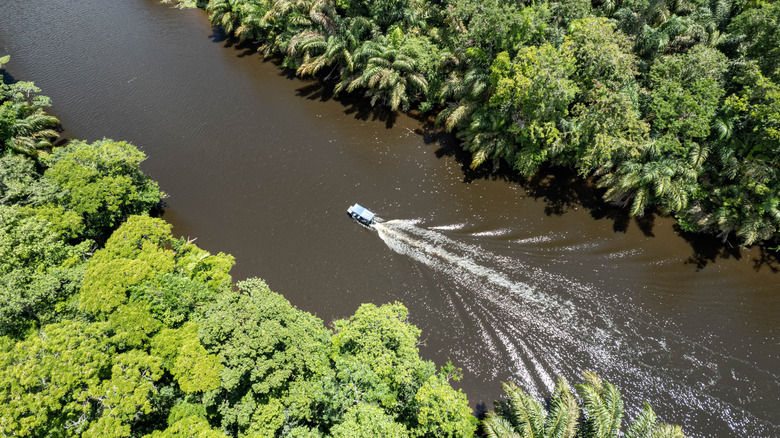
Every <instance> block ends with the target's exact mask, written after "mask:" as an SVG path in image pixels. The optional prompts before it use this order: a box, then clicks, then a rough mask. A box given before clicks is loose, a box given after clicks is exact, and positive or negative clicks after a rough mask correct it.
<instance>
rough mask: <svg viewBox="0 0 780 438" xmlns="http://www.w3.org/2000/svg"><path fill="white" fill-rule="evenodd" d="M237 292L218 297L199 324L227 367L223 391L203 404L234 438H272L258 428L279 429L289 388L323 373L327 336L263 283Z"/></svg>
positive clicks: (213, 393)
mask: <svg viewBox="0 0 780 438" xmlns="http://www.w3.org/2000/svg"><path fill="white" fill-rule="evenodd" d="M238 289H239V290H238V292H230V291H226V292H223V293H222V294H220V295H219V297H218V298H217V301H216V302H214V303H213V304H211V305H209V306H208V308H207V309H206V311H205V319H203V320H202V322H201V325H202V328H201V330H200V336H201V340H202V342H203V345H204V346H205V347H206V350H207V351H208V352H209V353H211V354H215V355H217V356H218V357H219V360H220V362H221V364H222V366H223V368H222V371H221V374H220V382H221V384H220V387H219V388H217V389H215V390H212V391H208V392H206V394H205V395H204V404H205V405H206V406H207V407H208V408H209V409H213V410H214V412H215V413H216V415H217V416H218V420H219V422H220V423H221V425H222V428H223V430H226V431H229V432H230V433H231V434H236V433H253V432H254V433H266V434H267V433H274V432H275V431H276V429H274V430H270V429H268V430H265V431H262V430H259V429H256V428H264V427H266V426H270V425H276V426H277V428H278V427H281V426H282V420H283V419H284V415H283V410H282V407H283V406H282V405H281V404H279V403H280V400H284V399H285V397H286V395H287V394H288V391H289V388H290V386H291V385H292V384H294V383H295V382H296V381H304V380H314V379H316V377H317V376H319V375H321V374H322V373H323V372H324V371H325V369H326V368H327V367H328V357H327V345H328V339H329V333H328V331H327V330H326V329H325V327H324V326H323V324H322V321H320V320H319V319H317V318H315V317H313V316H312V315H310V314H308V313H305V312H301V311H299V310H296V309H295V308H293V307H292V306H291V305H290V303H289V302H288V301H287V300H285V299H284V298H283V297H282V296H281V295H278V294H276V293H273V292H271V291H270V290H269V289H268V286H267V285H266V284H265V283H264V282H263V281H262V280H259V279H250V280H246V281H243V282H240V283H238ZM261 420H262V421H261Z"/></svg>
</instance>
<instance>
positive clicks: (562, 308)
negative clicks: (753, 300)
mask: <svg viewBox="0 0 780 438" xmlns="http://www.w3.org/2000/svg"><path fill="white" fill-rule="evenodd" d="M419 223H420V221H419V220H418V221H404V220H391V221H387V222H384V223H378V224H374V225H373V228H374V229H375V230H376V231H377V233H378V235H379V237H380V238H381V239H382V240H383V241H384V242H385V243H386V244H387V246H388V247H389V248H390V249H392V250H393V251H395V252H397V253H399V254H403V255H406V256H408V257H410V258H412V259H414V260H416V261H418V262H420V263H422V264H424V265H426V266H428V267H430V268H432V269H433V270H434V271H437V272H440V273H443V274H444V275H445V276H447V278H448V279H449V280H448V281H451V282H452V283H453V289H454V290H451V291H442V292H443V293H445V294H447V300H448V301H449V302H450V303H452V304H451V306H449V307H450V308H449V309H448V310H444V312H445V313H446V314H447V316H448V317H458V318H464V319H468V320H469V321H470V323H471V324H475V325H476V329H477V330H478V331H479V335H480V336H481V345H479V346H475V345H473V344H470V343H464V344H462V345H460V346H457V347H454V348H456V349H459V351H454V353H455V354H456V355H457V356H458V357H460V358H462V359H463V361H464V362H465V364H466V365H472V366H473V368H472V369H469V371H470V372H472V373H474V374H479V373H488V374H491V376H492V377H496V375H497V373H498V369H497V368H498V367H501V368H502V371H503V370H511V371H512V374H513V377H514V378H516V379H517V380H518V383H519V384H521V385H522V386H523V387H524V388H525V389H526V390H527V391H528V392H529V393H531V394H534V395H536V396H537V397H546V396H548V395H549V393H550V391H551V390H552V388H553V386H554V384H555V382H554V381H555V378H556V377H557V376H565V377H567V378H569V379H576V378H577V376H578V375H579V373H580V372H581V368H584V367H588V368H590V369H595V370H598V371H599V372H600V373H602V375H604V376H605V377H608V378H611V379H612V378H616V379H619V380H620V381H621V385H622V386H623V389H624V390H625V391H626V393H631V394H632V395H633V396H634V397H635V398H636V399H638V400H643V399H648V400H659V403H663V402H674V403H677V404H680V405H685V406H687V407H688V408H689V409H690V410H691V411H698V412H706V413H709V415H716V416H719V417H721V418H723V419H724V421H725V422H726V423H728V426H729V427H730V428H731V429H732V431H734V432H740V433H741V435H743V436H745V435H750V434H749V433H746V432H745V431H749V430H752V431H772V430H777V429H778V426H777V425H775V424H774V423H773V422H772V421H769V420H768V419H760V418H756V417H755V416H754V415H752V414H750V413H748V412H746V411H745V410H743V409H740V408H739V407H736V406H732V405H731V404H730V403H728V402H725V401H723V400H722V399H721V398H720V397H718V395H717V394H719V392H716V391H721V392H726V391H732V392H733V391H740V390H741V391H747V392H750V391H753V390H756V389H762V390H763V391H764V393H767V392H768V393H769V394H771V393H774V392H778V393H780V383H779V382H780V379H779V378H778V376H777V375H776V374H777V373H774V372H770V371H768V370H760V369H757V368H756V367H755V366H754V365H752V364H749V363H745V362H744V361H741V360H738V359H735V358H729V357H727V356H724V355H722V354H721V353H719V352H717V351H714V350H711V349H709V348H707V347H706V346H704V345H701V342H700V341H699V342H697V341H695V340H690V339H686V338H684V337H682V336H680V335H679V334H677V333H676V332H675V331H674V330H673V328H669V327H666V326H664V325H663V322H661V321H658V318H657V317H656V316H655V315H650V314H647V313H646V312H645V311H644V310H642V309H641V308H637V307H636V306H632V305H631V304H630V303H626V302H623V301H621V298H620V297H616V296H614V295H612V294H608V293H605V292H604V291H601V290H599V289H598V288H595V287H592V286H590V285H584V284H581V283H577V282H576V281H572V280H571V279H569V278H565V277H562V276H560V275H555V274H551V273H549V272H545V271H544V270H542V269H540V268H538V267H531V266H528V265H526V264H524V263H523V262H522V261H521V260H518V259H517V258H513V257H507V256H497V255H495V254H492V253H490V252H486V251H484V250H483V249H482V248H481V247H478V246H475V245H469V244H465V243H462V242H458V241H456V240H453V239H451V238H449V237H447V236H445V235H444V234H442V233H441V232H439V231H437V230H450V229H458V228H456V226H445V227H437V228H436V229H426V228H423V227H420V226H418V225H417V224H419ZM539 240H542V241H543V240H546V239H545V238H540V239H539ZM534 241H537V240H534V239H526V240H524V243H529V242H534ZM458 309H460V310H458ZM439 311H440V312H442V311H443V310H441V309H440V310H439ZM463 311H465V313H466V315H465V316H464V315H463V314H462V312H463ZM617 321H620V323H618V322H617ZM680 353H687V354H688V356H689V358H688V359H684V358H682V362H681V357H680V356H681V354H680ZM694 358H698V359H694ZM507 360H509V361H510V362H509V363H507ZM483 361H487V362H483ZM713 362H717V363H720V364H721V365H720V366H719V367H711V366H704V365H702V364H712V363H713ZM662 363H663V364H674V363H676V364H677V366H666V365H664V366H662V367H660V368H659V365H660V364H662ZM691 368H693V369H694V370H696V372H702V373H706V374H709V375H711V377H710V378H708V379H707V381H710V382H718V383H719V385H715V384H714V383H711V384H705V385H702V384H698V383H694V384H686V383H684V382H686V381H690V380H691V379H690V375H691V372H692V370H691ZM735 368H738V369H739V370H738V371H735ZM745 369H749V370H750V371H751V372H752V373H755V372H762V373H765V374H767V379H768V381H769V382H773V383H770V384H768V385H769V386H770V387H771V388H768V389H766V388H757V387H756V386H755V384H745V385H746V387H744V388H741V389H740V390H737V389H728V388H730V386H729V385H730V384H733V382H738V379H737V377H736V376H738V375H743V374H744V372H745ZM710 387H712V388H714V389H708V388H710ZM724 387H725V388H727V389H723V388H724ZM775 390H777V391H775ZM731 398H733V397H731ZM639 407H641V406H635V407H634V408H637V409H638V408H639ZM686 432H687V431H686ZM754 433H755V432H754ZM770 434H771V433H770ZM691 435H693V434H691ZM760 435H766V433H763V434H761V433H759V435H758V436H760ZM754 436H756V435H754Z"/></svg>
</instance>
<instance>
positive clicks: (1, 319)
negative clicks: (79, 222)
mask: <svg viewBox="0 0 780 438" xmlns="http://www.w3.org/2000/svg"><path fill="white" fill-rule="evenodd" d="M28 213H29V212H28V211H26V210H25V209H22V208H19V207H7V206H3V205H0V260H2V264H0V301H1V302H2V303H3V304H2V306H0V335H15V336H20V335H22V334H23V333H24V332H25V330H26V329H27V328H32V327H36V326H39V325H41V324H46V323H49V322H53V321H57V320H59V318H61V317H62V316H63V315H61V314H60V313H61V312H63V311H64V309H63V308H62V304H63V302H64V300H66V299H67V298H68V297H69V296H71V295H72V294H73V293H74V292H75V291H76V290H78V288H79V286H80V282H81V277H82V276H83V273H84V266H85V264H84V257H86V253H87V251H88V250H89V247H90V245H91V243H90V242H83V243H81V244H78V245H76V246H71V245H68V244H67V243H65V242H64V240H63V236H62V234H61V233H59V232H57V231H56V230H55V229H54V227H52V226H51V224H50V222H48V221H47V220H45V219H42V218H39V217H37V216H30V215H29V214H28Z"/></svg>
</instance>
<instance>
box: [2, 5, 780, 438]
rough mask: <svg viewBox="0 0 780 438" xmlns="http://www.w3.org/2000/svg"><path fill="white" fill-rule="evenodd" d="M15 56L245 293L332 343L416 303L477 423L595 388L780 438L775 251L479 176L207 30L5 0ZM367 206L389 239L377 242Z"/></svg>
mask: <svg viewBox="0 0 780 438" xmlns="http://www.w3.org/2000/svg"><path fill="white" fill-rule="evenodd" d="M5 54H11V56H12V59H11V62H10V63H9V64H8V65H7V67H6V69H7V73H8V74H9V77H10V78H12V79H18V80H32V81H35V83H36V84H37V85H38V86H39V87H41V88H42V89H43V93H44V94H46V95H48V96H51V97H52V101H53V103H54V107H53V108H52V113H53V114H54V115H56V116H57V117H58V118H59V119H60V120H61V121H62V124H63V126H64V127H65V129H66V130H65V132H63V136H64V137H68V138H80V139H86V140H90V141H91V140H96V139H100V138H103V137H109V138H114V139H121V140H127V141H130V142H132V143H134V144H135V145H137V146H139V147H140V148H141V149H142V150H143V151H144V152H145V153H146V154H147V155H148V160H147V161H146V162H145V163H144V165H143V168H144V170H145V171H146V172H148V173H149V174H151V176H152V177H153V178H154V179H156V180H157V181H159V183H160V186H161V187H162V189H163V190H164V191H165V192H167V193H168V194H169V195H170V196H169V198H168V199H167V200H166V206H165V213H164V218H165V219H166V220H168V221H169V222H171V223H172V224H174V232H175V233H176V234H177V235H183V236H187V237H190V238H197V241H196V243H197V244H198V245H199V246H201V247H203V248H205V249H207V250H209V251H212V252H219V251H224V252H226V253H230V254H233V255H234V256H235V257H236V260H237V265H236V267H235V268H234V271H233V276H234V278H235V279H239V280H240V279H243V278H246V277H249V276H260V277H262V278H264V279H266V280H267V281H268V283H269V284H270V286H271V287H272V289H274V290H276V291H278V292H281V293H283V294H284V295H285V296H286V297H287V298H288V299H289V300H290V301H291V302H292V303H294V304H295V305H296V306H298V307H300V308H301V309H304V310H307V311H310V312H312V313H314V314H316V315H317V316H319V317H320V318H322V319H323V320H324V321H325V322H326V323H330V322H332V321H333V320H335V319H338V318H343V317H347V316H349V315H350V314H352V313H353V312H354V311H355V310H356V309H357V307H358V306H359V304H360V303H364V302H372V303H377V304H381V303H386V302H392V301H396V300H397V301H400V302H402V303H404V304H405V305H406V306H407V307H408V308H409V310H410V321H411V322H412V323H414V324H416V325H417V326H419V327H420V328H421V329H422V331H423V335H422V345H421V347H420V348H421V352H422V354H423V356H424V357H426V358H428V359H432V360H435V361H436V362H437V363H438V364H440V365H442V364H444V363H445V362H446V361H447V360H448V359H450V360H452V362H453V363H454V364H455V365H456V366H459V367H462V368H463V371H464V379H463V380H462V381H461V382H459V383H458V384H457V385H458V386H459V387H460V388H462V389H463V390H464V391H465V392H466V393H467V394H468V396H469V401H470V402H471V404H472V406H473V407H474V409H475V411H477V412H480V411H483V410H485V409H488V408H490V407H491V406H492V400H494V399H496V398H497V397H499V396H500V395H501V386H500V383H501V382H502V381H508V380H514V381H516V382H518V383H519V384H521V386H523V387H524V388H526V389H528V390H529V391H530V392H532V393H534V394H536V395H538V396H540V397H543V396H546V395H548V394H549V392H550V389H551V385H552V384H553V383H554V380H555V379H556V376H558V375H563V376H565V377H566V378H567V379H569V380H570V381H573V382H576V381H578V376H579V375H580V373H581V370H583V369H587V370H592V371H595V372H597V373H599V374H600V375H601V376H602V377H604V378H606V379H607V380H609V381H611V382H613V383H615V384H617V385H618V386H619V387H620V388H621V389H622V390H623V394H624V398H625V404H626V407H627V408H628V411H629V414H632V413H636V411H637V409H639V408H641V402H642V401H643V400H647V401H648V402H650V403H651V405H652V406H653V408H654V409H655V410H656V412H657V413H658V414H659V416H660V417H661V419H662V420H663V421H666V422H671V423H677V424H681V425H683V426H684V430H685V431H686V433H688V434H689V435H690V436H694V437H703V436H731V435H739V436H744V437H767V436H780V400H779V399H780V356H779V355H780V348H778V347H780V335H779V334H778V328H779V327H780V318H778V315H779V313H778V312H779V311H780V287H778V278H779V277H778V275H780V274H777V273H776V272H777V271H778V269H780V265H778V263H777V261H776V260H775V259H773V258H771V257H767V255H766V254H763V253H762V252H761V251H759V250H757V249H751V250H739V249H736V248H732V247H729V246H728V245H725V246H724V245H719V244H718V242H717V241H714V240H713V239H710V238H704V237H691V236H682V235H680V234H679V233H678V232H677V231H676V230H675V228H674V226H673V221H672V220H670V219H668V218H662V217H649V218H646V219H644V220H641V221H637V220H634V219H629V218H627V217H626V215H625V212H622V211H621V210H618V209H614V208H611V207H609V206H605V205H603V204H601V203H599V202H598V200H597V199H596V198H594V195H593V193H592V191H591V190H589V189H588V188H587V187H585V185H584V184H582V183H581V182H580V181H578V180H577V179H576V178H574V177H573V176H571V175H568V174H566V173H565V172H560V171H558V172H554V173H550V174H549V175H542V176H541V177H540V178H537V179H536V180H534V181H531V182H522V181H515V180H513V179H511V178H506V177H504V176H502V175H501V174H500V173H491V172H485V173H474V172H471V171H468V169H467V168H464V166H463V164H462V160H459V159H458V156H459V154H458V153H457V152H455V151H456V150H457V146H456V145H454V144H453V142H452V140H451V138H450V137H448V136H446V135H441V134H439V133H435V132H433V133H430V132H428V131H426V130H425V129H422V126H421V123H420V122H419V121H418V120H415V119H413V118H410V117H408V116H406V115H403V114H392V113H388V112H383V111H372V110H371V108H370V107H367V106H366V105H365V104H364V103H363V102H362V101H361V100H360V99H350V98H345V99H335V98H333V97H332V96H330V94H329V93H328V91H327V90H326V89H323V88H322V87H321V86H320V84H319V83H318V82H317V81H314V80H301V79H298V78H294V77H291V76H290V75H289V74H287V73H285V72H283V71H282V70H280V69H279V68H278V66H277V65H276V64H275V63H274V62H272V61H266V60H264V59H263V58H262V57H260V56H259V55H258V54H257V53H256V52H255V51H254V50H253V49H252V48H251V47H247V46H241V45H235V44H234V43H233V42H231V41H230V40H229V39H227V38H226V37H225V35H224V34H223V33H222V32H221V31H219V30H218V29H213V28H212V27H211V26H210V25H209V23H208V20H207V18H206V16H205V14H204V13H203V11H198V10H187V11H182V10H177V9H173V8H171V7H169V6H165V5H160V4H158V3H157V1H156V0H125V1H110V2H107V1H101V0H67V1H65V0H36V1H29V0H3V5H2V7H0V56H3V55H5ZM354 202H360V203H362V204H363V205H365V206H366V207H369V208H371V209H373V210H375V211H376V212H377V213H378V214H379V215H380V216H382V217H383V218H384V219H386V220H387V222H386V223H384V224H381V225H380V226H378V227H376V228H375V229H373V230H367V229H365V228H364V227H360V226H358V225H356V224H355V223H354V222H353V221H351V220H349V218H348V217H347V216H346V214H345V211H346V208H347V207H348V206H349V205H351V204H352V203H354Z"/></svg>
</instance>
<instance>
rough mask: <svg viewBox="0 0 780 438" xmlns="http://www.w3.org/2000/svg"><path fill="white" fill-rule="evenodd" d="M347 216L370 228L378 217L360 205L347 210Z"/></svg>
mask: <svg viewBox="0 0 780 438" xmlns="http://www.w3.org/2000/svg"><path fill="white" fill-rule="evenodd" d="M347 214H348V215H349V216H350V217H351V218H352V219H355V220H356V221H358V222H360V223H361V224H363V225H365V226H367V227H370V226H371V224H373V223H374V222H375V220H376V215H375V214H374V213H373V212H372V211H371V210H369V209H367V208H365V207H363V206H362V205H360V204H355V205H353V206H352V207H349V208H348V209H347Z"/></svg>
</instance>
